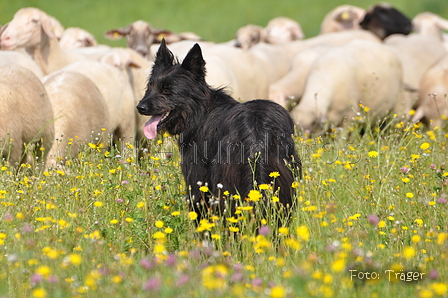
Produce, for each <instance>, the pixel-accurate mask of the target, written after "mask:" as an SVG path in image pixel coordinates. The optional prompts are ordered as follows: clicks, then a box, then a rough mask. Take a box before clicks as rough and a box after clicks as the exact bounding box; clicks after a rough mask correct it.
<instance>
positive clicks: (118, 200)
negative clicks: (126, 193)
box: [115, 199, 123, 204]
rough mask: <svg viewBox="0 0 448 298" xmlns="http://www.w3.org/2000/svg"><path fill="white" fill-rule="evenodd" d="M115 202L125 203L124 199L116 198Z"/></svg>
mask: <svg viewBox="0 0 448 298" xmlns="http://www.w3.org/2000/svg"><path fill="white" fill-rule="evenodd" d="M115 202H117V203H118V204H121V203H123V199H116V200H115Z"/></svg>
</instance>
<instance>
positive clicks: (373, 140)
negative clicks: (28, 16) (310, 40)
mask: <svg viewBox="0 0 448 298" xmlns="http://www.w3.org/2000/svg"><path fill="white" fill-rule="evenodd" d="M364 110H368V109H367V108H365V109H364ZM366 121H368V116H367V113H365V114H363V115H360V116H359V117H357V118H356V119H354V120H353V122H351V123H349V124H347V125H345V126H344V127H343V128H339V129H333V130H331V131H329V132H328V133H326V134H324V135H321V136H314V137H313V136H311V135H307V134H304V133H302V132H300V131H298V132H297V134H296V136H295V142H296V144H297V146H298V147H297V148H298V151H299V154H300V156H301V158H302V162H303V170H304V172H303V174H304V175H303V179H302V180H301V181H300V182H295V183H293V185H291V189H292V191H294V193H295V196H296V198H297V209H296V211H295V212H294V213H293V218H292V220H291V222H290V224H289V225H288V226H286V225H280V227H278V225H277V222H278V221H277V215H278V214H277V212H278V209H275V208H274V206H275V205H276V204H277V203H276V202H277V200H278V198H277V197H276V194H275V192H274V190H272V185H269V184H264V185H254V189H253V192H252V195H250V196H249V198H241V197H232V198H229V197H227V194H226V192H225V190H224V189H223V192H222V193H219V194H214V195H215V197H216V198H221V199H227V200H235V201H236V203H237V204H238V206H239V207H238V210H237V212H236V215H235V216H231V215H230V214H216V213H214V212H213V210H210V214H209V216H208V217H207V219H206V220H202V221H201V222H200V224H199V226H196V224H195V218H196V216H197V214H195V213H194V212H191V211H190V209H189V201H188V193H189V190H188V188H187V187H186V186H185V185H184V182H183V178H182V175H181V173H180V168H179V165H180V162H181V161H180V157H179V151H178V148H177V146H176V140H175V138H174V137H172V136H168V135H166V134H165V135H163V136H160V137H159V138H158V140H157V141H152V142H151V143H150V150H149V151H145V150H144V152H145V154H144V156H143V157H142V158H141V159H140V160H139V161H137V160H136V159H135V158H134V157H133V156H134V154H133V152H134V148H133V145H131V144H129V143H127V144H123V148H120V150H117V149H114V148H113V147H112V149H106V147H105V145H101V144H94V143H87V144H85V149H84V150H83V152H82V153H79V155H78V156H77V157H76V158H74V159H71V160H68V161H67V163H66V166H65V167H64V168H59V169H53V170H50V169H44V168H42V167H41V166H37V167H32V166H31V165H22V166H21V167H20V168H19V169H16V168H14V167H12V166H10V165H8V164H7V163H4V164H3V165H2V166H1V167H0V181H1V182H0V204H1V209H0V218H1V220H0V249H1V252H2V253H1V254H0V297H35V298H43V297H106V296H110V295H112V296H113V297H276V298H280V297H381V296H383V297H422V298H423V297H443V296H446V295H447V294H448V283H447V278H446V277H447V275H448V268H447V266H446V263H447V249H448V232H447V230H446V229H447V227H448V219H447V218H448V217H447V210H448V204H447V187H448V186H447V185H448V168H447V165H446V155H447V144H448V134H447V133H446V130H445V129H441V128H439V127H434V128H432V129H429V128H428V127H425V126H422V125H420V124H409V123H407V122H406V120H405V118H402V117H400V116H398V115H395V116H394V117H393V118H392V119H390V120H387V124H386V125H385V126H384V125H383V126H382V128H381V129H378V128H377V126H376V125H374V126H373V128H372V129H370V128H367V129H366V126H365V124H364V122H366ZM369 127H370V126H369ZM271 177H272V180H274V179H275V178H276V177H277V173H275V172H273V173H271ZM192 187H201V188H200V189H201V191H202V192H204V195H205V194H207V195H208V194H209V193H208V188H207V186H206V185H193V186H192ZM261 192H264V193H265V194H266V196H267V199H268V201H269V202H270V204H269V206H268V212H267V214H266V216H261V213H260V212H258V211H257V210H259V209H254V208H253V207H254V206H255V207H256V206H257V205H258V204H259V199H260V196H259V194H260V193H261ZM271 207H272V208H271ZM255 228H259V233H258V234H256V233H255V232H254V231H255Z"/></svg>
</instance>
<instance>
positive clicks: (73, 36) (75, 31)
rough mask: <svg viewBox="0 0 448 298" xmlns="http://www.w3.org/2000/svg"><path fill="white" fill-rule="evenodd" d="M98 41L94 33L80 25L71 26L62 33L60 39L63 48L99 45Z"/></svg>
mask: <svg viewBox="0 0 448 298" xmlns="http://www.w3.org/2000/svg"><path fill="white" fill-rule="evenodd" d="M97 45H98V42H97V41H96V39H95V36H93V34H92V33H90V32H88V31H87V30H84V29H82V28H79V27H69V28H67V29H65V30H64V32H63V33H62V36H61V39H60V40H59V46H60V47H61V49H72V48H83V47H94V46H97Z"/></svg>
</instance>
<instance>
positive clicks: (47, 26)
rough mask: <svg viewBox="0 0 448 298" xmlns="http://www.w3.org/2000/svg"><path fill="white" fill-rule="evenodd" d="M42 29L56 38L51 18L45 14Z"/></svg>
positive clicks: (50, 36)
mask: <svg viewBox="0 0 448 298" xmlns="http://www.w3.org/2000/svg"><path fill="white" fill-rule="evenodd" d="M41 24H42V29H43V30H44V32H45V34H47V35H48V37H49V38H55V37H56V36H55V34H54V30H53V26H51V21H50V18H48V17H46V16H43V17H42V20H41Z"/></svg>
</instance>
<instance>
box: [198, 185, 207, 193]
mask: <svg viewBox="0 0 448 298" xmlns="http://www.w3.org/2000/svg"><path fill="white" fill-rule="evenodd" d="M199 190H200V191H202V192H208V187H207V186H205V185H204V186H201V187H199Z"/></svg>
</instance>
